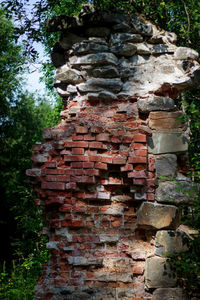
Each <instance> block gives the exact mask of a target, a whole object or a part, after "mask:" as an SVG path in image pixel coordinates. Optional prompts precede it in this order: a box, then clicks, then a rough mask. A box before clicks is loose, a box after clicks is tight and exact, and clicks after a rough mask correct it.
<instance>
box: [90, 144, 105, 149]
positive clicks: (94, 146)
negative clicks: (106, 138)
mask: <svg viewBox="0 0 200 300" xmlns="http://www.w3.org/2000/svg"><path fill="white" fill-rule="evenodd" d="M89 148H94V149H102V148H103V143H102V142H90V143H89Z"/></svg>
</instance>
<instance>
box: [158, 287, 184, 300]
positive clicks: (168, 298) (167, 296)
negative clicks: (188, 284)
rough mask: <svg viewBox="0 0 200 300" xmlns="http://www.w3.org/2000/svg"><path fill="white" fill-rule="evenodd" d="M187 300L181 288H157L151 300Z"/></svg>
mask: <svg viewBox="0 0 200 300" xmlns="http://www.w3.org/2000/svg"><path fill="white" fill-rule="evenodd" d="M161 299H162V300H189V297H188V296H187V295H186V294H185V293H184V291H183V290H182V289H181V288H159V289H156V290H155V291H154V293H153V298H152V300H161Z"/></svg>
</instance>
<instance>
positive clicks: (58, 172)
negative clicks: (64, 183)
mask: <svg viewBox="0 0 200 300" xmlns="http://www.w3.org/2000/svg"><path fill="white" fill-rule="evenodd" d="M44 173H45V174H47V175H64V174H65V169H64V168H62V169H58V168H57V169H46V170H44Z"/></svg>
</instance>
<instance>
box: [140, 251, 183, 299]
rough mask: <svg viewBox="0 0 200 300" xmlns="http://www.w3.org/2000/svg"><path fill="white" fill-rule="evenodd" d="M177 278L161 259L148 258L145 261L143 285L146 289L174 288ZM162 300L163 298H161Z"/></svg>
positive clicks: (164, 259)
mask: <svg viewBox="0 0 200 300" xmlns="http://www.w3.org/2000/svg"><path fill="white" fill-rule="evenodd" d="M176 282H177V277H176V274H175V273H174V272H173V271H172V269H171V266H170V265H169V263H168V262H167V259H166V258H163V257H157V256H154V257H150V258H147V260H146V266H145V284H146V286H147V287H148V288H165V287H174V286H176ZM162 299H163V300H164V298H162Z"/></svg>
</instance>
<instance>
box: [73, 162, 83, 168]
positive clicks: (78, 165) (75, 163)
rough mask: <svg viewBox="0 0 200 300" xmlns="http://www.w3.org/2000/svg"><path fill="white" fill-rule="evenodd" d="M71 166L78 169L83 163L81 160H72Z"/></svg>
mask: <svg viewBox="0 0 200 300" xmlns="http://www.w3.org/2000/svg"><path fill="white" fill-rule="evenodd" d="M71 167H72V168H74V169H80V168H82V167H83V163H82V162H72V163H71Z"/></svg>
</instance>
